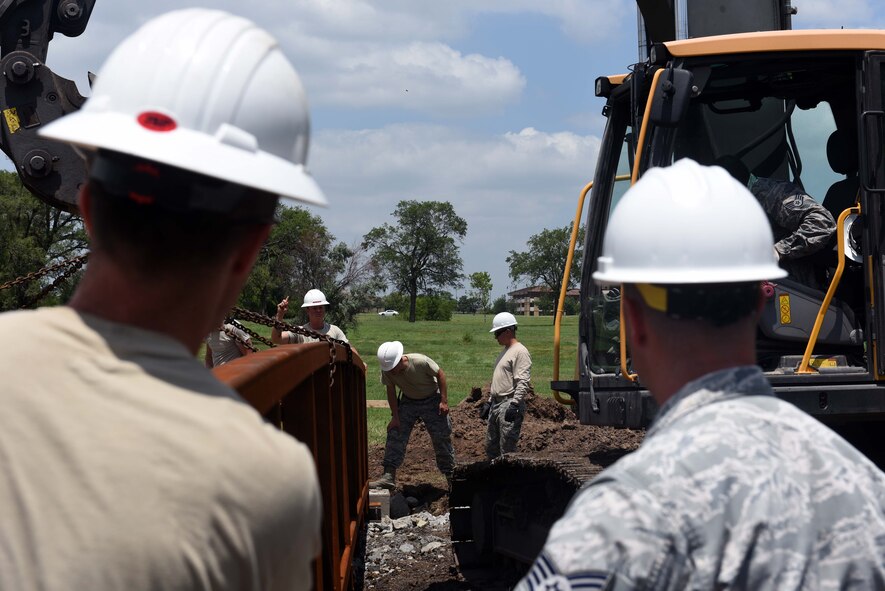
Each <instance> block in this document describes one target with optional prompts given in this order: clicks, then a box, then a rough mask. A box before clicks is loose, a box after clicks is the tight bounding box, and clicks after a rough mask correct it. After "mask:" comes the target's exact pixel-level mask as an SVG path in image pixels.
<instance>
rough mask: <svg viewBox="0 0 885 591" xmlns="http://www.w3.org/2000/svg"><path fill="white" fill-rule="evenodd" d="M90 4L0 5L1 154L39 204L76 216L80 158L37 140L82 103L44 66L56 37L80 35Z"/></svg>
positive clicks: (28, 0) (48, 0)
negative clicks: (42, 130)
mask: <svg viewBox="0 0 885 591" xmlns="http://www.w3.org/2000/svg"><path fill="white" fill-rule="evenodd" d="M94 4H95V0H0V71H2V73H3V76H2V78H0V85H2V88H0V112H2V115H3V117H2V121H0V149H2V150H3V152H4V153H6V155H7V156H8V157H9V158H10V160H12V162H13V163H14V164H15V167H16V171H17V172H18V174H19V176H20V177H21V179H22V182H23V183H24V184H25V186H26V187H27V188H28V189H29V190H30V191H31V192H32V193H33V194H34V195H36V196H37V197H39V198H40V199H42V200H43V201H45V202H47V203H49V204H51V205H53V206H56V207H59V208H60V209H63V210H65V211H69V212H76V211H77V205H76V200H77V191H78V189H79V186H80V184H81V183H82V182H83V179H84V178H85V176H86V163H85V161H84V159H83V157H82V156H81V155H79V154H78V153H77V152H76V151H75V150H74V149H73V148H71V147H70V146H68V145H66V144H60V143H58V142H53V141H50V140H46V139H43V138H41V137H39V136H38V135H37V131H38V130H39V129H40V126H41V125H45V124H46V123H49V122H50V121H53V120H55V119H57V118H59V117H61V116H63V115H65V114H67V113H70V112H72V111H76V110H77V109H79V108H80V106H81V105H82V104H83V102H84V101H85V98H84V97H83V96H82V95H81V94H80V92H79V91H78V90H77V86H76V84H74V82H73V81H71V80H68V79H66V78H62V77H60V76H58V75H56V74H55V73H54V72H53V71H52V70H51V69H50V68H49V67H47V66H46V64H45V61H46V53H47V49H48V47H49V42H50V41H51V40H52V38H53V35H54V34H55V33H61V34H62V35H66V36H68V37H76V36H78V35H80V34H81V33H83V31H84V30H85V29H86V24H87V23H88V22H89V17H90V15H91V14H92V8H93V6H94Z"/></svg>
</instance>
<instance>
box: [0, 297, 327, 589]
mask: <svg viewBox="0 0 885 591" xmlns="http://www.w3.org/2000/svg"><path fill="white" fill-rule="evenodd" d="M0 331H2V334H4V335H6V338H5V339H4V340H3V343H2V345H0V375H2V376H3V385H2V388H0V392H2V394H0V401H2V407H0V417H2V427H0V466H2V469H0V516H2V517H0V523H2V525H0V589H42V590H46V591H54V590H69V589H89V590H90V591H103V590H121V589H164V590H166V589H175V590H178V589H181V590H184V589H231V590H234V589H236V590H241V589H255V590H257V589H262V590H264V589H286V590H289V589H309V588H310V587H311V580H312V571H311V568H310V567H311V560H312V558H313V557H314V556H316V555H317V553H318V551H319V549H320V548H319V531H320V530H319V528H320V516H321V501H320V490H319V486H318V482H317V475H316V469H315V467H314V464H313V460H312V458H311V454H310V451H309V450H308V449H307V447H306V446H304V445H303V444H302V443H300V442H298V441H296V440H295V439H294V438H292V437H290V436H288V435H286V434H284V433H282V432H280V431H278V430H276V429H274V428H273V427H272V426H271V425H269V424H267V423H266V422H264V421H263V420H262V418H261V417H260V416H259V414H258V413H257V412H256V411H255V410H253V409H252V408H251V407H250V406H248V405H247V404H246V403H245V402H243V401H242V400H241V399H240V398H239V397H238V396H237V394H236V393H235V392H234V391H232V390H231V389H230V388H228V387H227V386H225V385H223V384H221V383H220V382H218V381H217V380H216V379H215V378H214V377H213V376H212V374H211V372H210V371H209V370H207V369H206V368H204V367H203V366H202V364H201V363H200V362H198V361H197V360H196V359H195V358H194V356H193V355H192V354H191V353H190V352H189V351H188V350H187V349H186V348H185V347H184V346H183V345H181V344H180V343H179V342H177V341H175V340H173V339H171V338H169V337H167V336H164V335H160V334H157V333H153V332H149V331H145V330H140V329H137V328H133V327H130V326H125V325H121V324H117V323H112V322H108V321H105V320H101V319H98V318H95V317H93V316H89V315H81V314H78V313H77V312H75V311H74V310H72V309H70V308H67V307H59V308H44V309H40V310H37V311H27V312H11V313H7V314H2V315H0Z"/></svg>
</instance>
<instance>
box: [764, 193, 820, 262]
mask: <svg viewBox="0 0 885 591" xmlns="http://www.w3.org/2000/svg"><path fill="white" fill-rule="evenodd" d="M751 190H752V192H753V195H755V196H756V197H757V199H759V201H760V202H761V204H762V208H763V209H764V210H765V213H766V214H767V215H768V218H769V220H771V221H772V223H774V224H776V225H777V226H779V227H780V228H782V229H783V230H785V231H786V232H788V234H787V235H786V236H785V237H783V238H782V239H780V240H778V241H777V243H775V245H774V249H775V250H776V251H777V252H778V255H779V256H780V258H782V259H784V260H792V259H798V258H802V257H805V256H808V255H810V254H813V253H815V252H817V251H819V250H821V249H822V248H824V247H826V246H827V245H828V244H829V242H830V240H831V238H832V236H833V235H834V234H835V233H836V221H835V220H834V219H833V216H832V214H830V212H829V211H827V209H826V208H825V207H824V206H823V205H821V204H820V203H818V202H817V201H815V200H814V199H813V198H812V197H810V196H809V195H806V194H805V193H803V192H802V191H801V190H800V189H799V187H798V186H797V185H795V184H793V183H789V182H785V181H775V180H772V179H758V180H757V181H756V183H755V184H754V185H753V187H752V189H751Z"/></svg>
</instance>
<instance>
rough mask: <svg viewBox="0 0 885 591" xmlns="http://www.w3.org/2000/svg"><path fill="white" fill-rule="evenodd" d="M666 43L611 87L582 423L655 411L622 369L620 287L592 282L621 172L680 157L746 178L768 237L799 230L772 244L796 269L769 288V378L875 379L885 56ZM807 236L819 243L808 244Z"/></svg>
mask: <svg viewBox="0 0 885 591" xmlns="http://www.w3.org/2000/svg"><path fill="white" fill-rule="evenodd" d="M821 45H823V43H822V44H821ZM669 49H670V50H671V51H670V53H671V56H670V61H668V62H667V63H666V64H665V65H663V66H662V67H661V66H656V65H654V64H649V63H645V64H637V65H635V66H634V67H633V69H632V72H633V73H632V74H631V77H629V78H627V79H626V80H624V83H623V84H620V85H618V86H615V87H613V88H612V89H611V91H610V92H609V93H608V96H607V97H606V98H607V103H606V107H605V110H604V113H605V114H606V116H607V117H608V123H607V126H606V130H605V133H604V135H603V141H602V145H601V148H600V156H599V159H598V161H597V164H596V172H595V175H594V186H593V188H592V192H591V197H590V210H589V212H588V214H587V232H586V239H585V244H584V256H585V262H586V263H585V265H583V268H582V273H583V275H582V283H581V289H582V317H581V322H580V325H579V331H580V340H579V358H578V374H577V380H576V381H575V382H573V383H572V384H574V385H572V386H570V387H571V388H573V391H571V392H570V393H571V394H572V395H573V396H575V397H576V398H578V400H579V402H578V406H579V415H580V418H581V420H582V422H585V423H586V422H589V423H595V424H608V425H616V426H639V425H642V424H647V421H648V420H649V419H650V414H653V412H654V410H653V404H651V407H652V410H651V411H650V412H646V410H647V407H648V406H649V405H647V404H646V403H647V402H648V400H647V392H645V391H644V390H643V387H642V376H641V375H640V376H638V380H635V379H633V377H632V376H631V375H630V374H631V373H632V368H631V365H630V359H629V356H630V352H629V347H626V348H625V347H623V346H622V343H621V342H620V340H621V336H620V334H621V331H620V328H621V327H620V319H621V316H620V291H619V290H618V289H617V288H610V287H606V288H602V287H600V286H597V285H595V284H594V282H593V280H592V277H591V275H592V273H593V272H594V271H595V270H596V266H597V258H598V257H599V255H600V254H601V250H602V239H603V237H604V235H605V228H606V225H607V223H608V219H609V215H610V213H611V211H612V208H613V207H614V206H615V205H616V203H617V202H618V200H619V198H620V195H622V194H623V191H624V189H625V188H626V187H625V186H624V185H626V183H615V182H614V179H615V177H616V176H618V175H623V174H624V173H632V174H633V176H634V178H636V177H640V176H641V175H642V173H643V172H644V171H645V170H648V169H649V168H652V167H656V166H669V165H670V164H672V163H673V162H675V161H676V160H679V159H681V158H691V159H693V160H696V161H698V162H699V163H701V164H705V165H720V166H723V167H724V168H726V169H727V170H729V172H731V173H732V175H733V176H735V177H736V178H739V180H741V181H742V182H744V183H746V184H747V185H748V186H749V187H750V188H751V192H753V193H754V195H756V197H757V199H759V200H760V204H762V206H763V209H765V210H766V213H767V214H768V218H769V223H770V224H771V228H772V232H773V234H774V238H775V241H776V242H778V241H782V240H789V239H790V237H791V236H792V235H793V234H795V233H796V232H799V233H800V234H801V236H799V238H797V239H796V240H793V242H791V244H792V245H793V246H791V248H792V249H793V250H788V249H787V250H785V252H786V253H787V254H785V255H784V254H782V256H781V266H783V267H784V268H785V269H787V271H788V272H789V273H790V275H789V277H788V278H785V279H783V280H777V281H774V282H770V283H768V284H766V285H765V289H764V293H765V295H766V300H765V305H764V309H763V312H762V316H761V319H760V322H759V324H758V333H757V362H758V363H759V364H760V365H761V366H762V368H763V369H764V370H765V371H766V372H767V374H768V375H769V377H770V379H772V380H773V384H775V385H777V383H778V382H777V380H783V381H785V383H787V382H789V383H790V384H793V382H791V381H790V380H797V379H800V376H801V379H802V380H805V381H804V382H802V383H809V382H808V380H822V381H823V382H827V383H833V384H837V383H838V384H843V386H844V384H845V383H849V382H850V383H856V382H857V381H858V380H863V379H868V380H876V379H882V377H885V373H883V372H885V369H880V368H885V352H883V349H885V348H883V347H879V346H878V343H876V342H875V335H876V334H880V333H882V331H883V330H885V321H883V320H882V319H880V318H879V316H880V315H878V314H875V310H877V309H882V307H883V306H885V296H883V295H882V294H883V291H885V266H882V265H872V261H876V260H885V259H883V258H882V257H883V255H885V231H883V228H882V226H883V223H882V221H883V219H885V212H883V211H882V205H881V204H880V203H879V201H878V197H877V195H876V194H877V193H880V192H885V152H883V145H885V109H883V102H882V97H883V94H885V82H883V81H885V52H883V51H876V52H863V51H832V50H824V49H813V48H812V49H807V50H805V49H802V50H799V49H797V50H790V51H782V50H774V49H772V50H771V51H769V52H767V53H766V52H764V51H758V50H754V51H749V52H746V53H741V52H739V51H721V52H718V53H717V52H713V51H708V52H706V53H704V52H700V51H698V52H696V53H695V54H692V53H691V52H688V51H682V50H680V47H679V46H678V45H676V46H675V47H670V48H669ZM714 49H716V48H714ZM636 138H639V139H638V140H637V139H636ZM628 140H630V141H628ZM634 166H635V167H636V168H635V169H634ZM773 192H774V193H773ZM781 193H782V194H781ZM797 195H801V197H797ZM788 197H791V198H793V199H794V200H796V201H797V202H798V201H802V202H803V203H804V204H805V205H804V207H805V209H813V210H814V211H815V215H818V216H819V218H818V219H820V220H825V221H823V222H820V223H818V222H808V220H809V219H811V218H807V219H806V218H802V219H801V220H800V219H798V218H797V219H795V220H793V219H788V218H790V215H792V214H789V215H788V214H787V213H785V212H784V211H782V210H779V206H777V204H778V203H781V204H783V203H784V202H785V201H784V200H785V199H787V198H788ZM784 207H786V206H784ZM781 209H783V208H781ZM843 214H844V215H843ZM840 217H842V220H841V223H840V222H839V219H840ZM826 219H829V221H826ZM791 224H792V225H791ZM803 224H805V225H804V226H803ZM800 226H802V227H801V228H800ZM839 228H841V229H839ZM680 230H682V231H685V232H691V231H692V230H693V229H692V228H690V227H686V228H681V229H680ZM803 240H805V241H810V242H813V243H814V245H815V248H813V249H805V248H804V246H803V244H802V243H803ZM784 244H786V243H784ZM794 255H795V256H794ZM872 323H875V325H873V324H872ZM622 357H624V359H622ZM803 368H804V369H803ZM800 370H802V371H801V372H800ZM625 374H626V375H625ZM806 374H814V375H806ZM864 376H866V377H864ZM794 385H795V384H794ZM843 386H840V387H843ZM790 387H792V386H790ZM785 388H786V386H785ZM776 390H777V388H776ZM609 392H610V393H611V395H609V394H608V393H609ZM790 392H793V393H794V394H785V396H787V397H789V396H793V395H795V396H796V397H797V399H799V398H801V399H802V401H803V402H802V405H804V407H808V408H807V409H808V410H814V411H816V412H833V411H834V406H833V402H832V398H831V397H830V396H829V395H828V394H826V392H825V391H824V394H821V396H819V397H817V398H815V399H814V400H813V401H812V400H811V398H809V397H804V398H802V397H801V396H800V394H797V393H796V392H801V389H800V390H790ZM630 393H636V396H637V397H636V398H635V399H634V398H631V395H632V394H630ZM639 393H642V397H640V396H639ZM818 394H820V392H818ZM615 399H617V403H616V402H615ZM843 400H846V401H847V400H848V398H845V399H843ZM607 401H608V402H610V404H608V403H607ZM845 404H848V403H847V402H846V403H845ZM802 405H800V406H802ZM883 413H885V404H883Z"/></svg>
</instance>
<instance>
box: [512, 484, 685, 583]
mask: <svg viewBox="0 0 885 591" xmlns="http://www.w3.org/2000/svg"><path fill="white" fill-rule="evenodd" d="M578 494H579V496H578V497H577V498H576V499H575V501H573V502H572V505H571V506H570V507H569V509H568V510H567V511H566V514H565V515H564V516H563V517H562V518H561V519H560V520H559V521H557V522H556V524H555V525H554V526H553V528H552V529H551V530H550V535H549V537H548V538H547V541H546V542H545V544H544V549H543V551H542V552H541V554H540V555H539V556H538V557H537V558H536V559H535V562H534V564H533V565H532V568H531V570H530V571H529V572H528V574H526V576H525V577H524V578H523V579H522V580H521V581H520V582H519V584H518V585H517V586H516V590H517V591H529V590H535V589H545V590H546V589H569V588H571V589H614V590H621V589H674V590H675V589H683V588H684V587H685V585H686V584H687V582H688V578H689V575H690V572H691V570H690V569H691V564H690V563H689V561H688V559H687V558H686V555H687V552H685V549H682V550H680V549H679V548H678V542H677V540H678V539H679V536H676V535H674V533H673V532H670V531H668V528H666V527H663V526H662V524H665V523H666V521H667V520H666V519H661V518H660V516H661V515H662V513H661V508H660V503H658V502H657V501H656V499H654V498H653V496H652V495H651V494H650V493H648V492H647V491H643V490H636V489H633V490H631V489H628V488H627V487H624V486H621V485H619V484H617V483H614V482H611V481H609V482H607V483H601V484H594V485H591V486H590V487H589V488H587V489H585V490H583V491H581V492H579V493H578ZM678 523H679V521H678V520H673V521H672V522H670V524H672V525H673V526H677V524H678ZM566 583H567V585H566Z"/></svg>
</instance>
